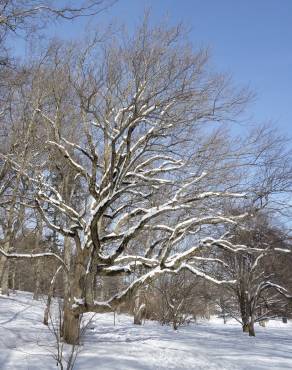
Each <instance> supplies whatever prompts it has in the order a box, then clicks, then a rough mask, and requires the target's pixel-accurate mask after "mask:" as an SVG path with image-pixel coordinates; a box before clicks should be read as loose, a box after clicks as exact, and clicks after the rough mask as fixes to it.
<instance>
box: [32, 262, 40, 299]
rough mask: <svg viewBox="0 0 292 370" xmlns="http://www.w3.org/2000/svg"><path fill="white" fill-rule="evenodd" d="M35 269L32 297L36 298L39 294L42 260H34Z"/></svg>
mask: <svg viewBox="0 0 292 370" xmlns="http://www.w3.org/2000/svg"><path fill="white" fill-rule="evenodd" d="M36 264H37V265H36V269H35V286H34V292H33V299H35V300H38V299H39V295H40V286H41V281H40V278H41V265H42V261H41V260H38V261H37V262H36Z"/></svg>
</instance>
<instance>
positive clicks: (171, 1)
mask: <svg viewBox="0 0 292 370" xmlns="http://www.w3.org/2000/svg"><path fill="white" fill-rule="evenodd" d="M78 1H79V0H76V2H78ZM146 8H150V9H151V13H152V17H153V21H154V22H156V21H159V19H162V18H164V17H165V16H166V15H168V17H169V20H170V22H171V23H175V22H179V21H183V22H185V23H186V25H187V26H189V27H190V28H191V34H190V38H191V40H192V41H193V43H194V44H195V45H206V46H209V47H210V48H211V53H212V64H213V65H214V66H215V67H216V68H217V69H218V70H219V71H223V72H224V71H225V72H228V73H230V74H231V75H232V76H233V79H234V81H235V82H236V83H238V84H239V85H249V86H250V88H251V89H252V90H253V91H255V93H256V94H257V98H256V102H255V103H254V104H252V105H251V107H250V113H251V114H252V115H253V117H254V119H255V120H256V121H258V122H263V121H267V120H273V122H274V124H275V125H277V126H278V127H279V129H280V130H281V131H283V132H284V133H287V134H288V135H289V136H292V0H119V1H118V3H117V4H116V5H114V6H113V7H112V8H110V9H109V10H108V11H106V12H105V13H102V14H101V15H100V16H99V17H97V18H96V22H97V23H100V21H102V23H104V22H105V23H106V22H107V21H110V20H116V21H118V22H120V23H125V24H126V25H128V27H129V28H130V29H132V28H133V27H134V26H135V25H137V24H138V23H139V21H140V19H141V18H142V16H143V12H144V9H146ZM85 21H86V20H85V19H82V20H79V21H76V20H75V21H74V23H70V22H69V23H66V24H63V25H62V26H60V27H57V28H56V29H55V30H54V31H53V30H50V33H54V32H56V33H57V34H58V33H59V34H60V31H61V34H62V35H66V36H68V37H74V36H77V35H78V36H80V35H81V34H82V31H83V29H84V25H85Z"/></svg>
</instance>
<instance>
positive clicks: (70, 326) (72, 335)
mask: <svg viewBox="0 0 292 370" xmlns="http://www.w3.org/2000/svg"><path fill="white" fill-rule="evenodd" d="M63 320H64V321H63V332H62V334H63V339H64V341H65V342H66V343H68V344H79V339H80V315H74V314H73V313H72V311H71V310H70V308H69V307H68V305H67V304H66V306H65V307H64V317H63Z"/></svg>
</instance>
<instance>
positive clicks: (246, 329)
mask: <svg viewBox="0 0 292 370" xmlns="http://www.w3.org/2000/svg"><path fill="white" fill-rule="evenodd" d="M242 331H243V332H244V333H248V332H249V323H248V322H244V323H243V324H242Z"/></svg>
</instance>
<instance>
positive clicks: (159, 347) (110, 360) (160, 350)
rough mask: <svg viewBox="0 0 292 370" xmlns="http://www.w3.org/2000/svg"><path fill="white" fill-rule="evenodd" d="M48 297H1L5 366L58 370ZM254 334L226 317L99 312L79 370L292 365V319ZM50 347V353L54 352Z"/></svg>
mask: <svg viewBox="0 0 292 370" xmlns="http://www.w3.org/2000/svg"><path fill="white" fill-rule="evenodd" d="M42 316H43V302H42V301H33V300H32V299H31V294H30V293H24V292H18V293H17V294H16V295H14V294H13V295H11V296H10V297H4V296H0V368H1V370H12V369H13V370H15V369H16V370H18V369H19V370H24V369H25V370H27V369H30V370H39V369H42V370H48V369H58V367H57V366H56V362H55V360H54V359H53V358H52V354H51V352H52V351H54V348H53V347H54V338H53V336H52V334H51V333H50V332H49V330H48V328H47V327H46V326H44V325H43V324H42ZM256 331H257V336H256V337H255V338H250V337H249V336H248V335H246V334H244V333H242V332H241V328H240V326H239V325H238V324H237V323H236V322H234V321H229V322H228V323H227V324H226V325H224V324H223V320H222V319H217V318H212V320H211V321H204V320H200V322H199V323H198V324H192V325H189V326H186V327H183V328H180V329H179V330H178V331H177V332H175V331H173V330H172V329H171V327H167V326H160V325H159V324H157V323H155V322H150V321H147V322H146V323H145V325H143V326H136V325H133V319H132V318H131V317H130V316H127V315H116V317H115V325H114V315H113V314H98V315H95V316H94V318H93V320H92V322H91V323H90V324H89V327H88V329H87V332H86V334H85V337H84V339H83V341H84V344H83V346H82V349H81V352H80V354H79V355H78V358H77V362H76V369H78V370H79V369H80V370H81V369H84V370H86V369H97V368H98V369H100V370H114V369H116V370H118V369H119V370H146V369H147V370H150V369H151V370H153V369H154V370H163V369H165V370H166V369H176V370H182V369H184V370H185V369H187V370H189V369H196V370H214V369H220V370H229V369H230V370H231V369H232V370H238V369H239V370H243V369H248V370H261V369H273V370H278V369H292V352H291V347H292V324H291V323H289V322H288V324H282V322H281V321H279V320H278V321H276V320H275V321H270V322H269V323H268V326H267V327H266V328H262V327H260V326H257V327H256ZM50 351H51V352H50Z"/></svg>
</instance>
